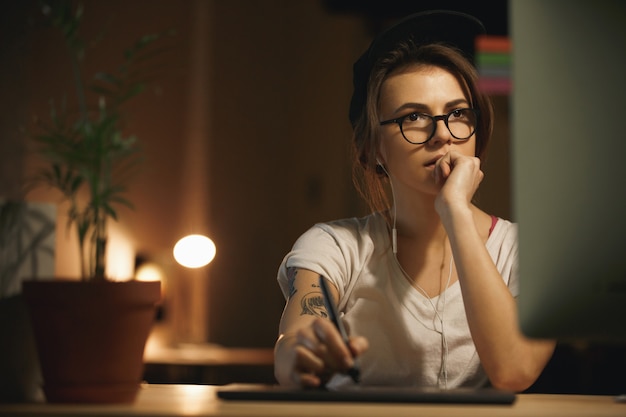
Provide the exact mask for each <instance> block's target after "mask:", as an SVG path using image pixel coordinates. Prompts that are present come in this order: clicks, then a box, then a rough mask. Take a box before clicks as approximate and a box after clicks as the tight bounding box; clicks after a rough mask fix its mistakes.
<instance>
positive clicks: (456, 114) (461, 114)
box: [450, 109, 467, 119]
mask: <svg viewBox="0 0 626 417" xmlns="http://www.w3.org/2000/svg"><path fill="white" fill-rule="evenodd" d="M466 117H467V114H466V111H465V109H457V110H452V112H450V118H452V119H464V118H466Z"/></svg>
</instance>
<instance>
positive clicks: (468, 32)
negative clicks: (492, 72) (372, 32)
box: [349, 10, 485, 126]
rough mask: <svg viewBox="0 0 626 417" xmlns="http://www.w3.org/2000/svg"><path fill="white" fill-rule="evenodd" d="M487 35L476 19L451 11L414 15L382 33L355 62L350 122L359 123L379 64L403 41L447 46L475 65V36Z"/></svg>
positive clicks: (435, 11)
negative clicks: (374, 72)
mask: <svg viewBox="0 0 626 417" xmlns="http://www.w3.org/2000/svg"><path fill="white" fill-rule="evenodd" d="M484 33H485V27H484V26H483V24H482V23H481V21H480V20H478V19H476V18H475V17H474V16H471V15H468V14H465V13H461V12H456V11H448V10H432V11H427V12H420V13H416V14H412V15H410V16H407V17H405V18H404V19H402V20H400V21H399V22H398V23H396V24H394V25H393V26H391V27H389V28H388V29H386V30H385V31H383V32H381V33H380V34H379V35H378V36H376V38H374V40H373V41H372V43H371V44H370V46H369V48H368V49H367V50H366V51H365V52H364V53H363V55H361V57H360V58H359V59H358V60H357V61H356V62H355V63H354V66H353V69H352V73H353V85H354V92H353V93H352V100H351V101H350V113H349V117H350V123H352V126H354V125H355V124H356V121H357V119H358V118H359V116H360V115H361V112H362V111H363V107H364V106H365V101H366V99H367V82H368V80H369V76H370V73H371V72H372V69H373V67H374V64H375V63H376V61H377V60H378V59H379V58H381V57H382V56H384V55H385V54H387V53H388V52H389V51H390V50H392V49H393V48H394V47H396V45H397V44H398V43H400V42H402V41H407V40H412V41H413V42H414V43H415V45H425V44H429V43H435V42H438V43H445V44H448V45H452V46H455V47H456V48H458V49H460V50H461V51H462V52H463V53H464V54H465V55H466V57H467V58H468V59H469V60H470V61H472V62H473V59H474V42H475V39H476V36H478V35H482V34H484Z"/></svg>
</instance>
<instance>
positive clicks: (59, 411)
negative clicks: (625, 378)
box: [0, 385, 626, 417]
mask: <svg viewBox="0 0 626 417" xmlns="http://www.w3.org/2000/svg"><path fill="white" fill-rule="evenodd" d="M216 389H217V387H216V386H211V385H145V386H144V387H142V389H141V391H140V393H139V396H138V398H137V400H136V401H135V403H134V404H131V405H101V406H97V405H62V404H16V405H11V404H0V416H11V417H31V416H32V417H35V416H37V417H46V416H99V417H107V416H130V417H132V416H141V417H157V416H161V417H167V416H218V417H219V416H229V417H238V416H239V417H243V416H247V417H285V416H290V417H293V416H302V417H319V416H324V417H350V416H358V417H374V416H375V417H381V416H400V417H402V416H411V417H415V416H420V417H429V416H436V417H442V416H450V417H455V416H472V417H474V416H481V417H493V416H498V417H507V416H518V417H521V416H523V417H529V416H531V417H555V416H567V417H592V416H593V417H624V416H626V403H617V402H615V401H614V397H611V396H582V395H548V394H521V395H519V396H518V398H517V400H516V402H515V403H514V404H513V405H507V406H502V405H441V404H370V403H367V404H365V403H286V402H284V403H278V402H232V401H223V400H220V399H218V398H217V397H216V395H215V390H216Z"/></svg>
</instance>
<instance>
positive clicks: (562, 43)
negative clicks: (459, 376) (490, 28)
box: [509, 0, 626, 344]
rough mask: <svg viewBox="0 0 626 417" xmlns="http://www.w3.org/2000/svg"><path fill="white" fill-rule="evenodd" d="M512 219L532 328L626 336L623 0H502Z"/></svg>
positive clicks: (523, 314)
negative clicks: (508, 63)
mask: <svg viewBox="0 0 626 417" xmlns="http://www.w3.org/2000/svg"><path fill="white" fill-rule="evenodd" d="M509 13H510V35H511V40H512V45H513V57H512V81H513V92H512V96H511V110H512V113H511V114H512V152H513V154H512V164H513V167H512V178H513V180H512V181H513V216H514V218H515V219H516V221H517V222H518V223H519V250H520V264H519V267H520V296H519V299H518V302H519V314H520V324H521V328H522V330H523V332H524V333H526V334H527V335H528V336H531V337H539V338H553V339H554V338H556V339H559V340H577V339H582V340H586V341H590V340H591V341H600V342H604V341H608V342H618V343H620V344H622V343H625V342H626V2H624V1H622V0H596V1H588V0H550V1H545V0H511V2H510V8H509Z"/></svg>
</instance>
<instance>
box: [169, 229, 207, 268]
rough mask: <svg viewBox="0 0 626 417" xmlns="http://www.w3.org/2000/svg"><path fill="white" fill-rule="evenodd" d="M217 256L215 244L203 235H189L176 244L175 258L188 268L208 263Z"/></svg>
mask: <svg viewBox="0 0 626 417" xmlns="http://www.w3.org/2000/svg"><path fill="white" fill-rule="evenodd" d="M214 257H215V244H214V243H213V241H212V240H211V239H209V238H208V237H206V236H202V235H188V236H185V237H184V238H182V239H180V240H179V241H178V242H177V243H176V245H175V246H174V259H176V262H178V263H179V264H181V265H182V266H185V267H187V268H200V267H203V266H205V265H208V264H209V262H211V261H212V260H213V258H214Z"/></svg>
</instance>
